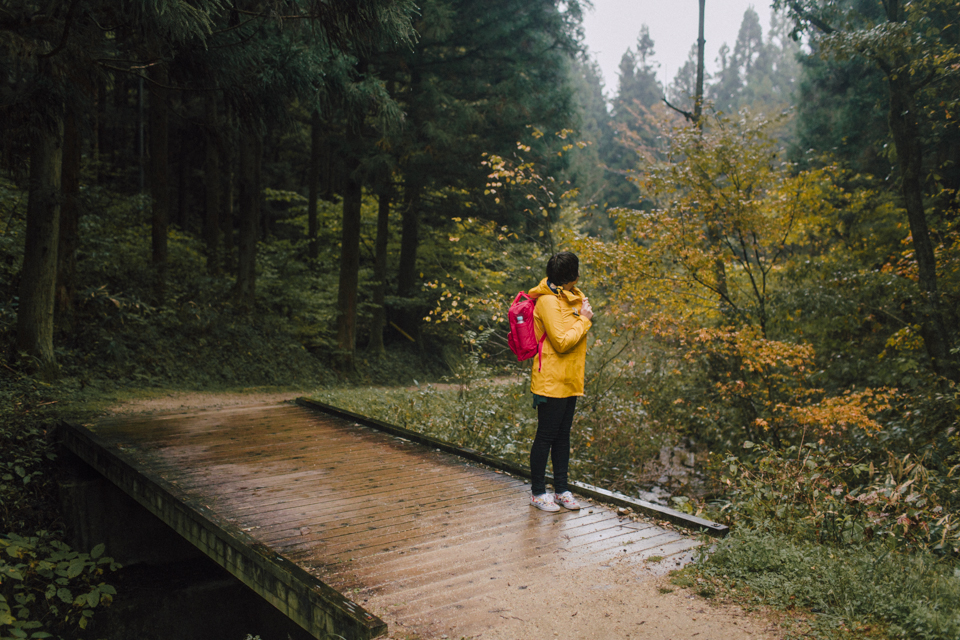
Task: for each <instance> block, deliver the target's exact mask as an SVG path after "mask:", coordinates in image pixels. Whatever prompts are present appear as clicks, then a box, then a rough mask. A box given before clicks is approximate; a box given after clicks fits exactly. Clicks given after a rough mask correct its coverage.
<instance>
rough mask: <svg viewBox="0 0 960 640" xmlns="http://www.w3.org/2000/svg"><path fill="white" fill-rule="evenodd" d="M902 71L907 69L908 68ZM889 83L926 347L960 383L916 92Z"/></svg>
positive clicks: (893, 80) (895, 80) (900, 79)
mask: <svg viewBox="0 0 960 640" xmlns="http://www.w3.org/2000/svg"><path fill="white" fill-rule="evenodd" d="M898 66H901V65H898ZM901 68H905V65H903V66H902V67H901ZM887 79H888V81H889V87H890V131H891V132H892V133H893V142H894V144H895V145H896V148H897V164H898V165H899V168H900V181H901V185H900V189H901V193H902V194H903V201H904V206H905V207H906V210H907V220H908V221H909V223H910V235H911V237H912V238H913V251H914V256H915V257H916V260H917V271H918V275H919V280H920V289H921V291H922V294H923V304H922V308H921V313H920V326H921V333H922V335H923V343H924V346H925V347H926V350H927V355H929V357H930V361H931V363H932V366H933V368H934V371H936V372H937V373H939V374H940V375H944V376H947V377H949V378H951V379H953V380H956V379H957V378H958V376H957V367H956V364H955V362H954V360H953V357H952V356H951V353H950V350H951V340H950V332H949V331H948V330H947V326H946V323H945V322H944V318H943V311H942V309H941V304H940V293H939V291H938V285H937V259H936V254H935V252H934V248H933V242H932V241H931V239H930V229H929V227H928V226H927V216H926V213H925V212H924V208H923V173H922V172H923V148H922V146H921V141H920V127H919V124H918V122H917V116H916V104H915V100H914V92H915V89H913V88H912V87H911V86H910V82H911V78H910V77H909V76H908V75H906V74H902V73H901V74H897V73H893V74H890V75H888V77H887Z"/></svg>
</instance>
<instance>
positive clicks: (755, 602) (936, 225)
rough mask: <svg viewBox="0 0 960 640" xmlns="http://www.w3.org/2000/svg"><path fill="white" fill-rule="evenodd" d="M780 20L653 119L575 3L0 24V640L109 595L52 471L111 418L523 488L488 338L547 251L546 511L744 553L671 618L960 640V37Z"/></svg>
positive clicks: (885, 7)
mask: <svg viewBox="0 0 960 640" xmlns="http://www.w3.org/2000/svg"><path fill="white" fill-rule="evenodd" d="M702 4H703V0H701V6H702ZM711 4H713V0H711V1H710V2H708V3H707V5H708V7H709V6H710V5H711ZM772 7H773V12H772V16H773V17H772V19H771V23H770V24H769V25H763V24H761V22H760V19H759V17H758V15H757V13H756V12H755V11H754V10H752V9H750V10H748V11H747V12H746V13H745V14H744V16H743V20H742V24H741V27H740V30H739V33H738V35H737V38H736V41H735V42H732V43H729V45H726V44H725V45H724V46H723V47H722V48H721V50H720V56H719V58H718V60H717V61H716V63H717V66H716V68H717V69H718V70H717V71H716V72H715V73H707V72H706V71H705V65H704V61H703V47H702V40H701V41H700V43H699V46H698V39H697V29H698V25H697V24H690V25H689V26H688V27H689V28H688V31H689V34H690V42H691V45H692V47H691V51H690V56H689V59H688V61H687V63H686V64H685V65H684V66H683V67H682V68H681V69H680V70H679V71H678V73H677V75H676V77H675V78H674V79H673V80H672V81H671V82H670V83H669V84H666V85H665V84H663V83H662V82H661V81H659V80H658V73H657V69H658V65H657V58H656V41H655V37H656V36H657V34H655V33H651V32H650V30H649V29H648V28H647V27H646V26H645V25H640V24H638V25H637V34H638V35H637V41H636V45H635V46H633V47H631V48H630V49H629V50H627V51H625V52H624V53H623V57H622V60H621V63H620V68H619V76H618V80H617V84H616V86H615V87H609V88H607V87H604V85H603V82H602V80H601V74H600V71H599V67H598V65H597V63H596V61H595V59H594V58H592V56H591V52H590V51H589V50H588V49H587V48H586V47H585V45H584V42H583V26H582V18H583V14H584V12H586V11H588V10H590V4H589V3H588V2H587V1H586V0H484V1H482V2H481V1H480V0H421V1H420V2H416V3H415V2H413V1H412V0H157V1H155V2H128V1H120V2H117V1H108V0H0V134H2V135H0V273H2V277H0V345H2V356H0V357H2V362H0V364H2V368H0V399H2V403H0V443H2V444H0V546H3V547H4V548H5V550H6V553H4V554H0V637H15V638H27V637H34V638H44V637H62V638H74V637H94V636H92V635H90V634H89V633H88V632H87V627H88V622H89V621H90V620H91V619H94V618H95V614H96V615H99V613H98V612H99V611H100V610H101V609H103V608H104V607H105V606H106V605H108V604H109V602H110V601H111V600H112V599H114V598H121V597H122V596H123V594H122V592H120V593H116V592H115V590H114V589H112V588H111V587H109V585H108V584H107V583H109V574H108V573H105V571H106V569H105V568H104V567H105V565H103V564H102V563H100V564H98V562H97V557H98V556H100V555H101V554H103V553H104V552H105V553H106V554H109V549H106V550H105V551H104V550H103V549H98V550H95V552H91V554H93V555H88V554H82V553H81V554H78V553H77V552H75V551H70V550H69V548H68V547H66V545H65V544H64V542H63V541H62V540H63V537H62V531H61V528H62V520H61V518H60V516H59V514H58V506H57V504H58V503H57V498H56V482H57V478H58V473H59V471H58V463H57V459H56V455H55V454H56V448H55V446H54V442H52V440H51V438H50V437H49V433H50V431H51V430H52V427H53V425H54V424H56V422H57V421H59V420H61V419H63V418H73V419H77V418H78V417H82V416H89V415H93V414H94V413H95V412H96V411H99V410H101V409H102V407H103V406H104V405H105V404H106V403H109V402H111V401H113V400H115V399H116V398H117V397H120V395H122V394H137V393H156V392H159V391H161V390H171V389H189V390H217V389H249V388H266V387H271V388H290V389H298V390H303V391H304V393H305V394H307V395H311V396H312V397H315V398H317V399H320V400H323V401H324V402H327V403H329V404H334V405H337V406H341V407H344V408H347V409H350V410H353V411H357V412H359V413H363V414H366V415H369V416H371V417H376V418H380V419H384V420H388V421H391V422H394V423H396V424H399V425H401V426H405V427H407V428H410V429H416V430H418V431H422V432H424V433H429V434H430V435H433V436H436V437H441V438H444V439H446V440H450V441H452V442H455V443H457V444H460V445H463V446H469V447H472V448H474V449H477V450H480V451H484V452H486V453H489V454H491V455H496V456H499V457H502V458H506V459H508V460H511V461H513V462H515V463H517V464H521V465H527V464H528V457H527V456H528V454H529V445H530V442H531V441H532V439H533V434H534V432H535V430H536V417H535V412H533V411H531V409H530V407H529V404H530V402H529V367H530V363H529V362H524V363H517V362H516V359H515V358H514V357H513V356H512V354H511V353H510V351H509V350H508V348H507V339H506V335H507V329H508V326H507V318H506V312H507V308H508V306H509V304H510V302H511V301H512V300H513V296H514V295H515V294H516V292H517V291H520V290H522V289H529V288H531V287H533V286H534V285H535V284H536V283H537V282H538V281H539V280H540V278H541V277H542V276H543V268H544V265H545V263H546V260H547V258H548V257H549V256H550V255H552V254H553V253H555V252H557V251H559V250H571V251H574V252H576V253H577V254H578V255H579V256H580V260H581V265H582V266H581V279H580V286H581V288H582V289H583V290H584V291H585V292H586V293H587V295H589V297H590V300H591V303H592V304H593V307H594V310H595V312H596V318H595V325H594V328H593V330H592V331H591V333H590V336H589V351H588V358H587V374H586V378H587V380H586V385H587V394H586V397H585V398H583V402H582V404H581V405H580V407H581V408H580V410H579V413H578V418H577V423H576V424H575V426H574V433H573V442H572V447H573V453H572V459H571V475H572V477H573V479H575V480H581V481H584V482H588V483H590V484H594V485H597V486H600V487H604V488H607V489H610V490H615V491H620V492H623V493H626V494H628V495H640V496H648V497H654V498H655V499H658V500H660V501H662V503H663V504H666V505H669V506H671V507H673V508H675V509H678V510H681V511H685V512H688V513H692V514H697V515H701V516H703V517H707V518H710V519H713V520H715V521H717V522H722V523H724V524H728V525H730V526H731V533H730V535H729V536H728V537H727V538H725V539H724V540H723V541H722V542H720V543H718V545H717V546H716V548H715V549H714V550H713V552H712V553H711V554H709V555H705V556H704V557H701V558H700V559H699V560H698V561H697V562H696V563H694V564H693V565H691V566H690V567H688V568H687V569H684V570H683V571H681V572H679V573H678V574H677V575H676V576H675V578H674V580H675V582H676V583H677V584H679V585H681V586H684V587H688V588H690V589H692V590H693V592H694V593H696V594H698V595H700V596H702V597H706V598H714V599H723V600H726V601H732V602H738V603H741V604H743V605H744V606H747V607H766V608H769V609H771V610H776V611H779V612H780V614H779V615H781V616H782V617H783V619H789V620H790V621H792V622H790V625H792V626H790V625H788V628H789V629H792V631H790V633H792V634H794V635H791V636H790V637H816V638H910V639H919V638H924V639H950V640H955V639H956V638H958V637H960V513H958V509H960V483H958V475H960V432H958V427H960V422H958V415H960V388H958V386H957V385H958V382H960V217H958V214H960V192H958V190H960V11H958V6H957V3H956V2H955V1H953V0H912V1H910V2H906V1H904V0H774V2H772ZM708 20H709V18H708ZM706 27H707V28H708V29H709V21H708V22H707V24H706ZM701 38H702V36H701ZM671 452H676V453H677V454H678V455H682V456H683V457H684V458H685V459H686V458H687V457H689V458H690V459H691V460H692V461H693V462H692V463H691V465H685V467H684V468H685V469H686V470H685V471H684V472H683V473H674V472H673V471H671V469H670V464H669V461H670V458H671V455H672V453H671ZM645 499H646V498H645ZM71 554H72V555H71ZM77 558H79V560H77ZM58 562H59V563H64V562H66V563H67V564H68V565H69V564H70V563H76V562H80V564H79V565H77V566H78V567H81V565H82V567H81V568H80V569H79V570H78V571H73V569H71V570H70V571H69V572H65V573H63V574H62V575H60V574H56V573H51V572H50V571H49V570H45V569H44V568H43V567H44V566H49V567H55V566H58V565H57V563H58ZM84 562H85V563H86V564H84ZM44 563H47V564H46V565H45V564H44ZM65 566H66V565H65ZM58 575H59V576H60V577H59V578H57V576H58ZM58 580H59V581H58ZM97 585H102V586H97ZM91 589H92V591H91ZM64 590H65V591H66V596H64V594H63V591H64ZM71 590H72V591H71ZM94 592H96V593H97V594H98V595H97V598H96V601H94V598H92V597H91V598H89V601H88V600H83V599H82V598H81V596H79V595H78V596H77V597H76V599H74V595H72V594H87V593H94ZM83 597H84V598H85V597H86V596H85V595H84V596H83Z"/></svg>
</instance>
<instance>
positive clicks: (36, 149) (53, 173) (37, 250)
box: [17, 114, 63, 380]
mask: <svg viewBox="0 0 960 640" xmlns="http://www.w3.org/2000/svg"><path fill="white" fill-rule="evenodd" d="M62 144H63V120H62V115H59V114H58V115H57V116H56V117H55V118H54V123H53V128H52V129H45V130H43V131H39V132H38V133H37V135H36V137H35V138H34V140H33V143H32V144H31V145H30V174H29V188H28V196H27V230H26V239H25V243H24V253H23V269H22V271H21V273H20V301H19V306H18V308H17V349H18V350H19V351H22V352H25V353H26V354H28V355H29V356H31V357H33V358H35V359H36V362H37V364H38V367H39V372H40V375H41V376H43V377H44V378H46V379H50V380H52V379H53V378H55V377H56V376H57V360H56V356H55V354H54V351H53V310H54V288H55V287H56V281H57V243H58V242H59V236H60V171H61V166H62V161H63V158H62V154H63V148H62Z"/></svg>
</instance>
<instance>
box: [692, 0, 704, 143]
mask: <svg viewBox="0 0 960 640" xmlns="http://www.w3.org/2000/svg"><path fill="white" fill-rule="evenodd" d="M705 4H706V0H700V26H699V35H698V36H697V95H696V96H695V97H694V102H693V119H694V122H695V123H696V125H697V127H701V126H702V123H701V119H702V118H703V51H704V47H705V45H706V43H707V41H706V40H704V39H703V20H704V13H705V12H704V8H705V7H704V5H705Z"/></svg>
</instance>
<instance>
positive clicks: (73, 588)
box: [0, 531, 119, 638]
mask: <svg viewBox="0 0 960 640" xmlns="http://www.w3.org/2000/svg"><path fill="white" fill-rule="evenodd" d="M103 552H104V547H103V545H98V546H96V547H94V548H93V550H91V551H90V553H89V554H87V553H78V552H76V551H73V550H71V549H70V547H68V546H67V545H65V544H64V543H62V542H60V541H58V540H57V539H55V538H53V537H51V536H50V535H49V534H48V533H46V532H43V531H41V532H39V533H38V534H37V536H36V537H30V538H26V537H21V536H18V535H16V534H9V535H7V536H3V537H0V636H2V637H4V638H52V637H59V638H62V637H67V638H70V637H75V636H76V635H77V634H78V630H80V631H82V630H83V629H86V628H87V626H88V625H89V624H90V620H91V618H92V617H93V615H94V613H95V612H96V610H97V608H98V607H105V606H109V605H110V603H111V602H112V601H113V596H115V595H116V593H117V592H116V590H115V589H114V588H113V587H112V586H111V585H109V584H107V583H105V582H103V575H104V573H105V572H106V571H115V570H116V569H118V568H119V565H118V564H116V563H115V562H114V561H113V559H112V558H108V557H106V556H104V555H103Z"/></svg>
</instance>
